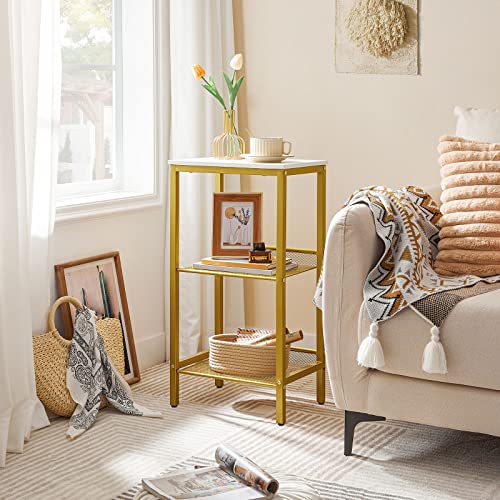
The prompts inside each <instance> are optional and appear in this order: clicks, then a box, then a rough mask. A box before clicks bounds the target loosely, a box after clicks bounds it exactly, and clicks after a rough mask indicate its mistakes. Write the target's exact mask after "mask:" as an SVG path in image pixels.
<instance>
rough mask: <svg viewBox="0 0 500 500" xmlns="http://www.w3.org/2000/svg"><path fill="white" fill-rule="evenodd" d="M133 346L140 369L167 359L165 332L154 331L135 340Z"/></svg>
mask: <svg viewBox="0 0 500 500" xmlns="http://www.w3.org/2000/svg"><path fill="white" fill-rule="evenodd" d="M135 348H136V351H137V360H138V362H139V368H140V369H141V370H145V369H146V368H151V367H152V366H155V365H159V364H160V363H164V362H165V361H166V360H167V348H166V343H165V332H160V333H155V334H154V335H151V336H150V337H146V338H144V339H140V340H136V341H135Z"/></svg>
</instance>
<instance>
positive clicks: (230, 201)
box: [212, 193, 262, 257]
mask: <svg viewBox="0 0 500 500" xmlns="http://www.w3.org/2000/svg"><path fill="white" fill-rule="evenodd" d="M261 225H262V193H214V210H213V233H212V255H213V256H217V257H231V256H233V257H235V256H248V252H249V250H252V246H253V243H254V242H258V241H261Z"/></svg>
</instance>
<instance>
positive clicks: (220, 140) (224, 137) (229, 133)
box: [212, 109, 245, 160]
mask: <svg viewBox="0 0 500 500" xmlns="http://www.w3.org/2000/svg"><path fill="white" fill-rule="evenodd" d="M223 117H224V133H222V134H221V135H218V136H217V137H216V138H215V139H214V140H213V142H212V155H213V157H214V158H217V159H219V160H240V159H241V155H242V154H244V153H245V141H244V140H243V139H242V138H241V137H240V136H239V135H238V131H237V130H236V127H235V126H234V110H232V109H230V110H227V111H226V110H224V112H223Z"/></svg>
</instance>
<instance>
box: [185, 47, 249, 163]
mask: <svg viewBox="0 0 500 500" xmlns="http://www.w3.org/2000/svg"><path fill="white" fill-rule="evenodd" d="M229 65H230V67H231V69H232V70H233V74H232V76H231V77H230V76H229V75H228V74H227V73H226V72H225V71H223V73H222V74H223V76H224V81H225V82H226V85H227V90H228V95H229V106H228V105H226V102H225V100H224V98H223V97H222V95H221V93H220V92H219V90H218V89H217V86H216V85H215V82H214V79H213V77H212V76H209V77H208V79H207V78H206V74H207V73H206V71H205V69H204V68H203V67H202V66H200V65H199V64H194V65H193V67H192V71H193V76H194V77H195V78H196V79H197V80H201V82H202V83H201V86H202V87H203V88H204V89H205V90H206V91H207V92H208V93H209V94H211V95H212V96H213V97H214V98H215V99H217V101H218V102H219V104H220V105H221V106H222V108H223V110H224V133H223V134H222V135H220V136H217V137H216V138H215V139H214V142H213V145H212V146H213V156H214V157H216V158H226V159H227V158H239V157H240V154H242V153H244V152H245V143H244V141H243V139H242V138H241V137H239V136H238V131H237V130H236V127H235V125H234V105H235V103H236V97H237V95H238V91H239V90H240V87H241V84H242V83H243V79H244V78H245V77H244V76H240V77H239V78H237V75H236V72H237V71H239V70H241V68H242V67H243V56H242V55H241V54H235V55H234V56H233V58H232V59H231V61H230V63H229Z"/></svg>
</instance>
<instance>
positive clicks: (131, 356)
mask: <svg viewBox="0 0 500 500" xmlns="http://www.w3.org/2000/svg"><path fill="white" fill-rule="evenodd" d="M54 268H55V272H56V283H57V291H58V294H59V296H60V297H61V296H64V295H70V296H72V297H75V298H77V299H78V300H79V301H80V302H81V303H82V304H84V305H86V306H87V307H88V308H89V309H92V310H93V311H95V313H96V315H97V318H98V319H103V318H116V319H118V320H119V321H120V325H121V330H122V337H123V348H124V349H123V350H124V354H125V379H126V380H127V382H128V383H129V384H133V383H135V382H138V381H139V380H140V372H139V364H138V362H137V354H136V350H135V342H134V335H133V333H132V324H131V321H130V313H129V309H128V303H127V295H126V292H125V283H124V281H123V272H122V266H121V261H120V254H119V252H110V253H106V254H102V255H96V256H95V257H87V258H83V259H78V260H74V261H71V262H65V263H63V264H57V265H56V266H54ZM62 320H63V325H64V332H65V336H66V337H69V336H70V335H72V334H73V324H74V320H75V311H74V309H70V307H69V304H64V305H63V307H62Z"/></svg>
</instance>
